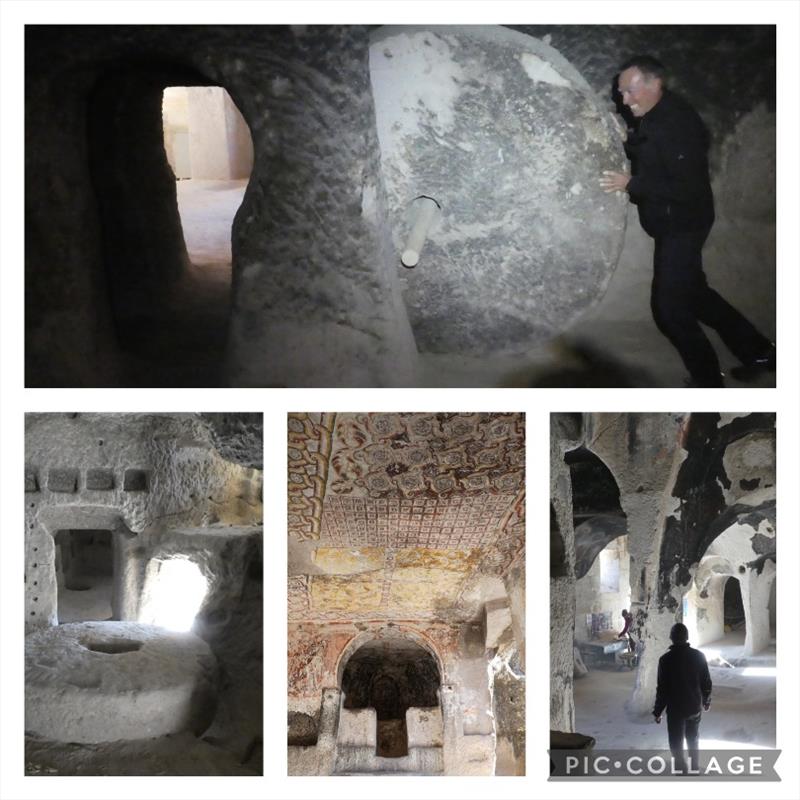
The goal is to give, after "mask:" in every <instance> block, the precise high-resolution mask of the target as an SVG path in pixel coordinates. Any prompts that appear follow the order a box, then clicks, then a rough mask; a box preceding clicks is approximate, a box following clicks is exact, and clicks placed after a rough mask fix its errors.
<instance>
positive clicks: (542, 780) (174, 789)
mask: <svg viewBox="0 0 800 800" xmlns="http://www.w3.org/2000/svg"><path fill="white" fill-rule="evenodd" d="M798 9H800V4H798V3H797V2H796V0H783V1H782V2H781V1H780V0H761V2H750V0H747V1H746V2H745V1H742V2H730V1H729V2H721V1H719V0H717V1H715V0H697V1H696V2H680V1H679V0H672V2H661V1H660V0H659V1H658V2H655V1H654V2H646V0H637V1H636V2H623V1H622V0H613V1H609V2H591V0H589V1H581V2H577V1H576V2H569V1H568V0H561V2H549V0H548V2H476V3H472V2H457V3H453V2H443V1H440V0H424V2H419V3H416V2H409V1H408V0H406V2H394V1H392V2H388V1H387V2H379V1H378V0H375V1H374V2H371V3H368V2H339V1H338V0H336V1H335V2H334V1H331V2H326V1H325V0H317V1H316V2H312V1H311V0H309V1H308V2H298V0H295V2H222V0H215V1H214V2H199V1H194V0H163V2H141V1H140V2H92V0H84V1H83V2H22V1H21V0H20V2H16V0H14V1H9V0H0V15H1V16H0V36H2V39H0V53H1V54H2V71H0V80H1V81H2V114H1V116H0V120H1V122H2V128H1V129H0V132H1V133H2V139H1V140H0V142H1V143H2V150H1V152H0V159H1V160H0V190H1V191H2V195H1V199H2V204H1V205H0V226H1V228H0V357H1V358H2V362H1V363H2V380H1V381H0V386H1V387H2V395H1V396H0V399H1V401H2V406H0V409H1V412H2V428H1V429H0V437H1V438H0V490H2V499H0V548H1V549H0V615H1V617H0V621H1V623H2V627H1V628H0V798H2V800H23V799H24V800H28V799H30V800H40V799H41V800H45V799H46V798H54V799H55V798H58V800H70V799H71V798H76V800H77V799H78V798H80V800H93V799H94V798H103V799H104V800H105V799H106V798H111V797H113V798H116V799H117V800H127V798H131V799H133V798H143V797H146V798H149V799H150V800H157V798H170V799H171V800H184V798H185V799H186V800H188V799H189V798H191V800H204V798H230V800H234V799H235V798H259V799H260V798H298V799H300V798H316V797H325V798H331V800H333V799H334V798H362V797H363V798H373V797H375V796H376V795H380V796H381V797H383V798H386V799H387V800H391V799H392V798H405V797H409V796H411V795H413V796H415V797H418V798H425V797H437V798H443V799H444V798H459V799H461V798H463V799H464V800H468V799H469V798H484V797H487V796H494V795H502V796H504V797H507V798H510V799H511V798H525V799H526V800H530V798H534V797H536V798H569V797H574V796H576V795H584V794H587V793H591V794H592V795H593V796H594V797H597V798H605V797H609V798H611V797H617V796H618V795H619V794H620V793H621V792H626V791H627V792H630V791H635V790H634V789H633V786H632V785H631V784H630V782H629V783H628V785H627V786H626V785H624V784H622V783H620V782H611V781H600V782H592V783H590V784H587V783H581V784H580V785H578V786H575V785H571V784H569V783H564V782H559V783H551V782H548V781H547V780H546V773H547V758H546V750H547V747H548V734H549V731H548V725H547V721H548V719H549V659H548V658H547V657H546V647H544V648H537V647H529V648H528V677H530V678H531V680H529V681H528V682H527V683H528V692H527V770H528V775H527V776H525V777H507V778H465V777H447V778H441V777H439V778H424V777H406V778H391V777H380V778H344V777H335V778H333V777H331V778H289V777H287V776H286V728H285V719H286V716H285V712H286V652H285V651H286V647H285V642H286V596H287V595H286V570H285V567H284V565H285V564H286V536H285V530H286V488H285V487H286V481H287V465H286V414H287V413H288V412H289V411H432V412H433V411H495V412H500V411H524V412H526V415H527V487H528V492H527V498H528V499H527V512H528V513H527V515H526V518H527V537H528V546H527V552H528V563H527V569H528V580H527V620H528V623H527V635H528V637H529V638H531V639H533V640H534V641H536V640H537V638H538V639H539V640H543V641H545V642H546V641H547V638H546V637H547V634H546V633H545V631H546V630H548V626H547V624H546V614H545V613H544V612H543V611H542V610H543V609H548V607H549V597H548V583H549V582H548V575H547V566H546V565H547V563H548V560H547V558H545V557H544V554H545V550H546V548H547V546H548V545H547V544H546V542H547V541H548V540H547V538H546V531H547V530H549V480H548V475H549V446H548V439H549V413H550V412H551V411H595V412H600V411H607V412H614V411H617V412H619V411H628V412H636V411H638V412H656V411H663V412H676V411H710V412H713V411H727V412H745V411H748V412H749V411H775V412H777V414H778V423H777V430H778V473H777V476H778V477H777V491H778V514H779V517H780V519H781V524H782V526H783V527H784V530H786V531H787V533H786V534H785V535H784V536H783V537H782V539H781V559H780V562H779V565H778V570H779V574H780V575H781V580H780V581H779V582H778V609H779V610H778V614H779V625H780V627H781V631H782V632H784V633H785V634H786V635H784V637H783V638H781V639H780V640H779V645H778V703H777V706H778V708H777V712H778V720H777V723H778V747H779V748H781V749H782V750H783V751H784V753H783V755H782V756H781V758H780V759H779V761H778V765H777V769H778V773H779V774H780V775H781V777H782V782H781V783H764V784H752V783H744V782H743V783H740V784H737V783H712V784H708V783H705V782H704V783H703V784H698V783H690V784H689V788H686V787H682V793H685V794H686V795H687V796H691V795H692V794H696V795H700V794H702V796H703V797H704V798H714V797H725V798H726V799H727V798H731V799H733V798H750V797H752V796H753V795H754V794H757V795H758V796H759V797H760V798H764V799H765V800H766V799H767V798H797V797H800V780H799V778H798V766H799V765H800V758H798V753H797V749H798V745H799V744H800V742H799V741H798V730H799V729H800V722H798V720H799V719H800V700H799V698H800V695H799V694H798V679H797V675H798V668H797V664H798V663H800V647H799V646H798V641H799V640H798V637H797V636H794V637H791V636H790V635H789V634H788V633H786V632H788V631H791V629H792V626H793V624H794V626H795V627H796V620H797V618H798V616H800V614H798V612H800V593H799V592H798V589H799V588H800V580H797V579H796V578H793V575H792V570H793V568H800V551H799V550H798V537H797V536H796V535H795V533H794V528H793V525H794V523H795V520H800V422H799V420H800V410H799V409H800V391H799V389H798V387H799V386H800V383H799V382H798V371H799V368H800V328H799V327H798V320H799V319H800V312H799V311H798V304H800V282H799V281H798V273H799V272H800V248H799V247H798V229H800V225H798V220H800V205H799V204H798V186H800V167H799V166H798V164H799V162H798V150H800V147H799V146H798V142H799V141H800V125H798V107H799V106H800V93H798V85H800V82H799V81H800V62H799V61H798V53H799V52H800V39H799V37H798V33H799V32H800V13H798ZM454 15H455V16H457V18H458V19H457V21H458V22H459V23H470V24H478V23H483V24H497V23H504V22H514V23H519V24H523V23H559V24H620V25H623V24H675V23H683V22H687V23H691V24H776V25H777V31H778V62H777V75H778V85H777V97H778V103H777V108H778V111H777V113H778V119H779V122H780V127H779V129H778V143H777V144H778V165H779V168H780V171H779V174H778V187H777V190H778V204H777V206H778V232H779V236H778V249H777V253H778V258H777V271H778V275H777V286H778V301H779V302H778V312H777V313H778V332H777V337H776V339H777V341H778V343H779V350H780V366H779V374H778V389H758V390H756V389H736V390H727V391H719V390H701V389H695V390H688V391H687V390H682V389H627V390H610V389H605V390H601V389H596V390H595V389H581V390H567V389H537V390H524V389H471V390H465V389H457V390H455V389H442V390H433V389H401V390H392V391H386V390H375V389H357V390H356V389H339V390H333V389H327V390H326V389H305V390H298V389H271V390H270V389H209V390H204V391H203V392H202V394H199V393H198V392H197V391H196V390H186V389H183V390H180V389H176V390H168V389H138V390H130V389H126V390H115V389H98V390H77V389H52V390H43V389H38V390H24V389H23V388H22V386H23V374H24V370H23V312H22V307H23V302H22V297H23V291H24V276H23V272H24V269H23V264H24V244H23V232H24V213H23V209H24V204H23V202H22V197H23V193H24V190H23V187H24V159H23V158H22V152H23V149H24V114H23V109H24V82H23V79H22V78H23V75H24V62H23V26H24V24H25V23H31V24H40V23H50V24H67V23H69V24H101V23H102V24H188V23H192V24H235V23H238V24H254V25H255V24H286V23H292V24H298V23H310V22H313V23H337V24H344V23H365V22H366V23H371V24H372V23H382V24H390V23H394V24H409V23H419V22H425V23H429V24H448V23H452V22H453V18H454ZM623 55H624V54H623ZM42 124H46V120H43V121H42ZM33 411H40V412H45V411H49V412H60V411H82V412H88V411H106V412H112V411H114V412H119V411H128V412H144V411H152V412H155V411H162V412H167V411H227V412H232V411H263V412H264V414H265V420H264V422H265V425H264V448H265V461H264V481H265V485H264V509H265V526H264V537H265V548H264V553H265V578H266V580H265V600H264V611H265V634H266V638H265V647H264V654H265V675H264V678H265V684H264V685H265V698H264V708H265V717H264V719H265V723H264V753H265V758H264V764H265V775H264V777H252V778H250V777H152V776H148V777H85V778H84V777H66V776H52V777H25V776H24V774H23V760H24V756H23V736H22V730H23V671H24V670H23V667H24V663H23V647H22V642H23V629H24V615H23V582H22V575H21V571H20V569H19V566H18V565H20V564H22V563H23V538H22V537H21V536H18V535H17V533H16V532H17V531H21V530H23V527H24V525H23V504H22V502H20V499H19V498H20V492H21V483H22V474H23V469H22V466H23V464H24V436H23V414H24V413H25V412H33ZM538 536H541V537H542V540H541V541H542V544H541V547H540V548H538V549H537V547H536V546H535V543H536V542H537V538H536V537H538ZM271 543H274V544H273V545H272V546H271ZM784 620H785V621H784ZM537 654H538V655H540V660H539V661H538V662H537V661H535V660H534V659H535V657H536V655H537ZM645 791H646V794H647V795H648V796H649V797H652V798H668V797H674V796H675V792H676V787H675V785H674V783H673V782H671V781H665V782H648V783H647V784H646V789H645Z"/></svg>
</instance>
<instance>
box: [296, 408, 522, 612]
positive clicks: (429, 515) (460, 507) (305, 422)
mask: <svg viewBox="0 0 800 800" xmlns="http://www.w3.org/2000/svg"><path fill="white" fill-rule="evenodd" d="M288 428H289V432H288V435H289V442H288V445H289V446H288V456H289V616H290V619H292V620H295V621H301V620H352V619H393V618H399V619H459V618H468V617H469V615H470V614H472V613H474V600H475V594H476V592H478V593H480V592H479V588H478V587H479V585H480V584H481V582H484V583H485V582H486V581H487V580H488V581H491V579H492V578H494V579H495V583H496V579H497V578H498V577H502V575H503V574H505V572H506V571H507V570H508V568H509V567H510V566H511V564H512V563H514V562H515V561H516V560H517V559H519V558H521V557H524V543H525V537H524V518H525V512H524V474H525V434H524V415H522V414H488V413H475V414H413V413H404V414H290V415H289V420H288ZM487 585H488V584H487Z"/></svg>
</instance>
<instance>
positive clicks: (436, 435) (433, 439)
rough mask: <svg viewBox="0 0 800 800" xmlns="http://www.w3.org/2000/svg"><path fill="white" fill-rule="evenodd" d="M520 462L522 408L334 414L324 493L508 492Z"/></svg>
mask: <svg viewBox="0 0 800 800" xmlns="http://www.w3.org/2000/svg"><path fill="white" fill-rule="evenodd" d="M524 469H525V427H524V417H523V415H522V414H339V415H338V418H337V420H336V431H335V435H334V445H333V455H332V457H331V473H330V477H329V481H328V488H327V496H328V497H330V496H331V495H337V496H342V495H346V496H349V497H371V498H374V499H377V498H417V497H428V498H436V497H443V498H450V497H454V496H459V495H479V494H484V493H488V494H507V493H509V492H514V493H515V492H517V491H518V490H519V489H520V488H522V485H523V474H524Z"/></svg>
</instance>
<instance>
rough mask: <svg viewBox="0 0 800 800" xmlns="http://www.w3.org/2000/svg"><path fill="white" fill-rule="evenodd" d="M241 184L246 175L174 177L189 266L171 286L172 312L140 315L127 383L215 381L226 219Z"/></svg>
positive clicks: (226, 282)
mask: <svg viewBox="0 0 800 800" xmlns="http://www.w3.org/2000/svg"><path fill="white" fill-rule="evenodd" d="M246 187H247V181H246V180H238V181H202V180H181V181H177V192H178V209H179V211H180V215H181V224H182V227H183V235H184V239H185V241H186V249H187V251H188V253H189V258H190V260H191V263H192V270H191V272H190V273H189V274H188V275H187V276H186V277H185V279H184V280H183V281H182V283H181V285H180V286H178V287H176V291H175V298H174V301H173V303H172V306H173V312H172V313H171V314H170V315H169V316H168V317H167V318H159V319H146V320H145V319H143V320H142V324H141V325H140V326H139V327H140V330H141V331H142V335H141V336H140V337H139V339H138V341H137V345H136V349H135V351H134V353H133V354H132V357H131V359H130V365H129V371H130V375H131V377H130V378H129V381H130V383H131V385H143V386H159V385H163V386H215V385H219V384H220V383H221V381H222V375H221V366H222V364H223V360H224V358H225V343H226V337H227V328H228V315H229V309H230V288H231V224H232V223H233V217H234V215H235V214H236V210H237V209H238V208H239V206H240V205H241V203H242V198H243V197H244V192H245V189H246ZM148 334H149V335H148ZM165 342H168V343H169V346H165Z"/></svg>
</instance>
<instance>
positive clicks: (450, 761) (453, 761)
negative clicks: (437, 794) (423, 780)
mask: <svg viewBox="0 0 800 800" xmlns="http://www.w3.org/2000/svg"><path fill="white" fill-rule="evenodd" d="M439 704H440V705H441V707H442V760H443V761H444V774H445V775H456V774H458V773H457V770H456V765H457V763H458V740H459V738H460V735H461V725H460V720H459V713H458V699H457V697H456V692H455V687H454V686H453V685H452V684H442V685H441V686H440V687H439Z"/></svg>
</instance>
